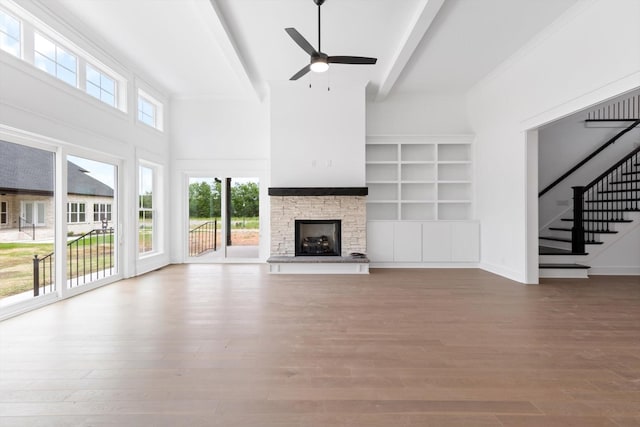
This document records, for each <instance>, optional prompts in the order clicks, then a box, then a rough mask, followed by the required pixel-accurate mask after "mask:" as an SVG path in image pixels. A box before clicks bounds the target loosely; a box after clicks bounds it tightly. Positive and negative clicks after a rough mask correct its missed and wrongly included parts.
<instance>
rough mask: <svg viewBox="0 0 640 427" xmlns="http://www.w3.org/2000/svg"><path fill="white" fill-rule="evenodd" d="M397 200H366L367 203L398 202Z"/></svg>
mask: <svg viewBox="0 0 640 427" xmlns="http://www.w3.org/2000/svg"><path fill="white" fill-rule="evenodd" d="M398 202H399V200H367V203H370V204H379V203H385V204H391V203H396V204H397V203H398Z"/></svg>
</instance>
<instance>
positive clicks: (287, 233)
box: [270, 196, 367, 256]
mask: <svg viewBox="0 0 640 427" xmlns="http://www.w3.org/2000/svg"><path fill="white" fill-rule="evenodd" d="M270 202H271V256H295V222H296V220H297V219H334V220H335V219H339V220H340V221H341V227H342V230H341V232H342V236H341V238H342V246H341V249H342V256H348V255H349V254H350V253H351V252H361V253H366V251H367V208H366V196H272V197H271V198H270Z"/></svg>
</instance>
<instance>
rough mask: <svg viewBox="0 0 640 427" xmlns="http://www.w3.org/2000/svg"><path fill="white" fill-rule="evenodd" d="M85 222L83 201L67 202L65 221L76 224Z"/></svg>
mask: <svg viewBox="0 0 640 427" xmlns="http://www.w3.org/2000/svg"><path fill="white" fill-rule="evenodd" d="M81 222H86V210H85V204H84V203H77V202H71V203H67V223H69V224H78V223H81Z"/></svg>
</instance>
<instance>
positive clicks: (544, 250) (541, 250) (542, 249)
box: [538, 246, 589, 256]
mask: <svg viewBox="0 0 640 427" xmlns="http://www.w3.org/2000/svg"><path fill="white" fill-rule="evenodd" d="M538 254H539V255H578V256H584V255H589V253H588V252H571V251H570V250H568V249H559V248H552V247H550V246H539V247H538Z"/></svg>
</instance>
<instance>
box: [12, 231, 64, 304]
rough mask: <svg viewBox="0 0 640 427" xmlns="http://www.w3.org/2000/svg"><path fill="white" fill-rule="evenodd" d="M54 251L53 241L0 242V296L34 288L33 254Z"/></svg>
mask: <svg viewBox="0 0 640 427" xmlns="http://www.w3.org/2000/svg"><path fill="white" fill-rule="evenodd" d="M51 252H53V243H0V298H3V297H6V296H9V295H15V294H18V293H20V292H25V291H28V290H30V289H33V256H34V255H38V257H40V258H41V257H44V256H46V255H48V254H50V253H51Z"/></svg>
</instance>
